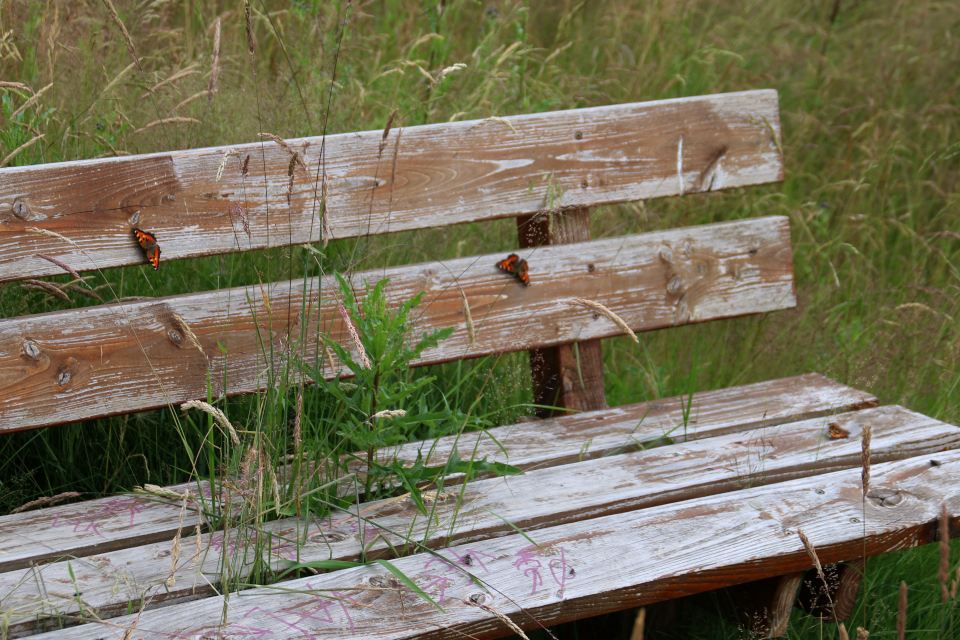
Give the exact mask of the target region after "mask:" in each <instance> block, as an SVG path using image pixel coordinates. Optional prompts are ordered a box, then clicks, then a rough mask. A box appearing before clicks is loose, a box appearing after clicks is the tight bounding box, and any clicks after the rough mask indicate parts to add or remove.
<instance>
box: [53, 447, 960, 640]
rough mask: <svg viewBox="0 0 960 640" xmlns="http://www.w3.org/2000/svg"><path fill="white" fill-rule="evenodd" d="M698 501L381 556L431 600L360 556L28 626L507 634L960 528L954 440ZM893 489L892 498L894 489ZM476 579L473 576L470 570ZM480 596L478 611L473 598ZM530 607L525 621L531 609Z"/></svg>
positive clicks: (228, 633)
mask: <svg viewBox="0 0 960 640" xmlns="http://www.w3.org/2000/svg"><path fill="white" fill-rule="evenodd" d="M937 461H938V463H939V464H937V465H933V464H931V462H930V457H929V456H922V457H917V458H910V459H907V460H900V461H896V462H890V463H883V464H877V465H874V466H873V469H872V480H871V485H870V489H869V491H868V492H867V499H866V500H864V499H863V495H862V492H861V482H860V475H861V474H860V469H859V468H856V469H850V470H844V471H837V472H833V473H827V474H824V475H820V476H815V477H809V478H803V479H799V480H792V481H789V482H784V483H780V484H776V485H773V486H764V487H756V488H750V489H745V490H743V491H737V492H734V493H726V494H721V495H718V496H712V497H706V498H694V499H691V500H686V501H683V502H679V503H676V504H669V505H662V506H657V507H651V508H649V509H641V510H638V511H631V512H628V513H620V514H616V515H612V516H603V517H599V518H595V519H592V520H584V521H578V522H574V523H571V524H565V525H559V526H555V527H549V528H546V529H543V530H540V531H536V532H533V534H532V539H533V541H534V542H535V543H536V544H532V543H531V542H530V540H528V539H526V538H524V537H522V536H520V535H518V534H512V535H508V536H504V537H501V538H496V539H487V540H483V541H478V542H470V543H465V544H462V545H457V546H455V547H451V548H449V549H446V550H442V551H439V552H435V553H432V554H419V555H415V556H409V557H406V558H401V559H398V560H394V561H393V566H395V567H396V568H397V569H399V570H400V571H402V572H403V573H404V574H405V575H406V576H408V577H409V578H410V579H412V580H413V581H414V582H416V583H417V585H418V586H419V587H420V588H421V589H423V590H424V591H425V592H426V593H427V594H428V595H430V596H431V597H432V598H434V599H435V601H436V602H437V603H438V604H439V605H440V606H442V607H444V609H443V610H438V609H437V608H436V607H434V606H433V605H431V604H429V603H427V602H425V601H424V600H422V599H421V598H419V596H417V595H415V594H413V593H411V592H410V591H409V590H408V589H407V588H405V587H404V585H403V584H402V583H401V582H400V581H399V580H398V579H396V577H394V576H393V575H392V574H391V573H389V572H388V571H387V570H386V568H384V567H383V566H379V565H370V566H366V567H358V568H353V569H345V570H341V571H336V572H333V573H328V574H324V575H318V576H312V577H307V578H300V579H297V580H292V581H289V582H285V583H283V584H282V586H277V587H274V588H270V587H263V588H258V589H252V590H248V591H245V592H239V593H233V594H230V599H229V604H228V605H227V606H225V603H224V598H223V597H222V596H221V597H213V598H205V599H203V600H199V601H195V602H190V603H184V604H179V605H176V606H170V607H163V608H160V609H156V610H153V611H146V612H144V613H142V614H141V615H139V616H125V617H122V618H117V619H114V620H111V621H109V623H108V624H106V625H105V624H102V623H90V624H86V625H83V626H81V627H74V628H71V629H66V630H61V631H57V632H54V633H55V634H56V635H55V636H54V635H53V634H50V635H47V634H44V635H40V636H37V640H41V639H43V638H46V637H57V638H68V639H81V638H87V639H89V638H104V637H118V638H119V637H120V636H121V635H123V634H124V633H125V632H126V630H127V628H129V627H135V628H134V629H133V630H132V635H130V636H128V637H131V638H164V639H166V638H170V637H203V636H206V637H230V638H238V639H239V638H254V637H257V638H262V637H270V636H272V635H275V636H277V637H314V638H352V637H358V636H374V637H376V638H378V640H381V639H382V640H388V639H400V638H430V639H434V640H436V639H440V638H459V637H462V634H470V635H472V636H474V637H477V638H496V637H501V636H504V635H509V633H510V631H509V629H508V628H507V627H506V626H505V625H504V623H503V622H502V621H500V620H499V619H498V618H497V617H496V616H494V615H493V614H492V613H491V612H490V611H491V610H495V611H497V612H499V613H501V614H505V615H508V616H510V617H511V618H512V619H513V620H514V621H515V622H516V623H517V624H518V625H520V626H521V627H524V628H528V629H530V628H536V627H537V626H538V625H539V624H544V625H550V624H555V623H559V622H564V621H568V620H575V619H579V618H584V617H589V616H595V615H598V614H601V613H605V612H610V611H616V610H619V609H625V608H629V607H633V606H639V605H645V604H649V603H652V602H657V601H660V600H666V599H672V598H676V597H680V596H684V595H689V594H692V593H698V592H702V591H707V590H711V589H716V588H719V587H723V586H728V585H732V584H741V583H744V582H749V581H753V580H758V579H762V578H768V577H771V576H776V575H783V574H784V573H792V572H795V571H801V570H804V569H807V568H809V566H810V558H809V557H808V556H807V553H806V551H805V550H804V548H803V545H802V543H801V541H800V539H799V537H798V535H797V530H798V529H800V528H802V529H803V530H804V532H805V533H806V534H807V536H809V538H810V540H811V542H812V543H813V545H814V546H815V548H816V549H817V554H818V556H819V558H820V561H821V562H822V563H825V564H826V563H832V562H838V561H841V560H845V559H850V558H854V557H859V556H860V555H861V554H865V555H867V556H871V555H877V554H880V553H886V552H889V551H895V550H898V549H904V548H907V547H911V546H916V545H919V544H926V543H929V542H932V541H934V539H935V536H936V524H937V521H938V516H939V511H940V507H941V504H944V503H945V504H946V508H947V512H948V514H949V517H950V528H951V536H954V535H956V534H957V533H960V493H958V492H957V489H956V483H955V478H956V476H957V474H958V473H960V452H945V453H939V454H937ZM893 498H896V499H893ZM473 578H475V579H476V580H478V581H479V583H478V582H475V581H474V579H473ZM477 605H482V606H483V607H487V609H484V608H481V607H478V606H477ZM534 619H535V620H534Z"/></svg>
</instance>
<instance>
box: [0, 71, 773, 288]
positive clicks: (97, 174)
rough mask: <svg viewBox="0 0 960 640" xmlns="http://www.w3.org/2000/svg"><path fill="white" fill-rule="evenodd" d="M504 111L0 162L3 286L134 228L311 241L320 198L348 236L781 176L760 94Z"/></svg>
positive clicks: (168, 248)
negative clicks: (502, 118)
mask: <svg viewBox="0 0 960 640" xmlns="http://www.w3.org/2000/svg"><path fill="white" fill-rule="evenodd" d="M506 120H507V121H509V123H510V124H509V126H508V125H505V124H504V123H503V122H498V121H494V120H491V119H488V120H478V121H470V122H454V123H443V124H433V125H425V126H417V127H408V128H400V127H394V128H393V129H392V130H391V131H390V133H389V136H388V137H387V138H386V139H384V138H383V131H368V132H364V133H347V134H340V135H331V136H327V137H326V139H325V149H326V152H325V155H326V162H325V166H324V167H323V168H321V163H320V151H321V148H322V147H321V140H322V138H320V137H314V138H301V139H296V140H294V139H291V140H288V141H287V145H288V147H287V149H284V148H282V147H281V146H280V145H279V144H277V143H275V142H269V141H263V142H257V143H253V144H245V145H236V146H223V147H211V148H208V149H194V150H188V151H172V152H164V153H155V154H150V155H141V156H130V157H124V158H108V159H101V160H80V161H74V162H63V163H57V164H48V165H40V166H29V167H14V168H8V169H2V170H0V282H2V281H5V280H18V279H22V278H28V277H35V276H46V275H59V274H62V273H63V271H62V270H61V269H60V268H59V267H57V266H56V265H54V264H52V263H50V262H48V261H46V260H44V259H42V258H39V257H37V255H36V254H38V253H40V254H45V255H48V256H51V257H53V258H56V259H59V260H61V261H63V262H65V263H66V264H69V265H70V266H71V267H73V268H74V269H76V270H77V271H85V270H91V269H105V268H109V267H118V266H124V265H132V264H144V258H143V254H142V252H141V251H140V249H139V248H138V246H137V243H136V242H135V241H134V239H133V235H132V233H131V231H132V229H133V227H139V228H141V229H144V230H146V231H150V232H152V233H154V234H156V236H157V239H158V241H159V245H160V248H161V250H162V252H163V256H162V260H163V261H165V260H174V259H179V258H188V257H195V256H206V255H214V254H222V253H230V252H234V251H243V250H248V249H262V248H266V247H278V246H287V245H294V244H303V243H307V242H317V241H319V240H320V239H321V228H322V226H323V225H322V223H321V216H320V213H321V211H320V205H319V203H320V201H321V198H322V197H324V196H325V197H326V212H327V213H326V215H327V220H326V222H327V223H328V224H329V227H330V234H329V237H330V238H349V237H357V236H365V235H372V234H378V233H388V232H396V231H407V230H412V229H425V228H431V227H440V226H444V225H451V224H458V223H463V222H477V221H482V220H494V219H498V218H505V217H510V216H517V215H523V214H529V213H535V212H538V211H541V210H544V209H554V208H557V207H560V208H570V207H587V206H594V205H600V204H609V203H615V202H629V201H636V200H645V199H649V198H657V197H664V196H674V195H682V194H684V193H691V192H698V191H709V190H716V189H729V188H734V187H742V186H747V185H757V184H764V183H768V182H775V181H779V180H782V179H783V158H782V155H781V153H780V150H779V148H780V142H779V138H780V118H779V110H778V105H777V92H776V91H773V90H769V89H768V90H759V91H745V92H740V93H727V94H719V95H711V96H701V97H693V98H680V99H674V100H661V101H657V102H647V103H637V104H626V105H615V106H609V107H593V108H589V109H576V110H571V111H558V112H553V113H542V114H533V115H519V116H511V117H509V118H507V119H506ZM294 153H296V154H298V159H299V160H300V162H297V161H294V162H291V159H292V157H293V156H292V154H294ZM243 167H246V171H245V172H244V171H243ZM291 174H292V175H291ZM324 192H325V193H324ZM561 192H562V195H561V196H557V195H556V194H559V193H561ZM233 202H235V203H237V204H238V205H239V206H240V207H242V208H243V210H244V211H245V216H246V220H247V223H248V225H249V235H248V233H247V231H246V230H245V228H244V222H243V221H242V220H241V219H240V218H239V217H238V216H236V215H235V214H233V213H232V212H231V211H232V207H233V205H232V204H231V203H233ZM31 227H34V228H39V229H43V230H47V231H53V232H55V233H58V234H61V235H63V236H64V237H66V238H68V240H69V243H67V242H64V241H63V240H59V239H57V238H55V237H49V236H45V235H41V234H38V233H35V232H31V231H29V229H30V228H31ZM161 268H162V266H161Z"/></svg>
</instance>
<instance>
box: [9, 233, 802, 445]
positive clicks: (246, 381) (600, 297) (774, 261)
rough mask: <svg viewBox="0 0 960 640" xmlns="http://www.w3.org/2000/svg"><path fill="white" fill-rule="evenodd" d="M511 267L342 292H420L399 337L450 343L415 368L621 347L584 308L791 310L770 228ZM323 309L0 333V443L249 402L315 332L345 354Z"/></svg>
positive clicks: (781, 244)
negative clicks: (441, 333) (242, 399)
mask: <svg viewBox="0 0 960 640" xmlns="http://www.w3.org/2000/svg"><path fill="white" fill-rule="evenodd" d="M521 253H522V254H523V256H522V257H524V258H526V259H527V260H528V262H529V263H530V277H531V279H532V281H533V284H532V285H531V286H529V287H525V286H523V285H522V284H520V283H519V282H518V281H517V280H516V279H515V278H512V277H510V276H509V275H507V274H504V273H503V272H502V271H500V270H498V269H497V268H496V266H495V265H496V263H497V262H498V260H499V259H501V258H502V256H495V255H489V256H479V257H471V258H463V259H458V260H450V261H447V262H445V263H436V262H434V263H427V264H419V265H411V266H405V267H394V268H390V269H385V270H377V271H374V272H364V273H360V274H357V275H355V276H354V278H353V286H354V288H355V290H357V291H359V292H362V291H363V282H364V281H367V282H371V283H372V282H375V281H378V280H380V279H382V278H388V279H389V280H390V284H389V286H388V287H387V295H388V297H389V304H391V305H398V304H399V303H400V302H401V301H405V300H409V299H410V298H412V297H413V296H414V295H415V294H417V293H419V292H426V295H425V296H424V302H423V304H422V305H421V307H419V308H418V309H417V310H416V313H417V314H419V317H417V318H416V320H415V322H414V325H413V327H412V329H411V330H412V332H413V334H414V335H419V334H420V333H421V332H426V331H429V330H432V329H437V328H443V327H454V328H455V329H456V330H455V332H454V333H453V335H452V336H451V337H450V338H449V339H448V340H446V341H444V342H443V343H441V344H440V346H439V347H438V348H433V349H429V350H427V351H425V352H424V353H423V356H422V360H421V361H420V362H418V363H416V364H430V363H439V362H446V361H450V360H456V359H461V358H472V357H477V356H482V355H487V354H491V353H500V352H508V351H519V350H524V349H529V348H531V347H534V346H551V345H557V344H565V343H570V342H577V341H581V340H589V339H593V338H601V337H607V336H612V335H617V334H619V333H621V332H622V330H621V329H620V328H619V327H618V326H617V325H616V324H614V323H613V322H612V321H611V320H609V319H607V318H605V317H602V316H600V315H599V314H595V313H594V312H592V311H589V310H587V309H584V308H582V307H577V306H571V305H569V304H566V303H565V301H566V300H569V299H571V298H579V297H585V298H590V299H592V300H595V301H597V302H599V303H601V304H603V305H605V306H606V307H607V308H609V309H611V310H612V311H613V312H614V313H616V314H618V315H619V316H620V317H621V318H623V319H624V321H625V322H626V323H627V324H628V325H629V326H630V327H631V328H632V329H634V330H640V331H647V330H651V329H657V328H661V327H669V326H676V325H681V324H685V323H690V322H700V321H705V320H712V319H718V318H727V317H732V316H739V315H744V314H750V313H761V312H765V311H773V310H776V309H784V308H789V307H792V306H795V304H796V298H795V295H794V286H793V262H792V250H791V246H790V230H789V223H788V219H787V218H785V217H768V218H757V219H752V220H743V221H737V222H726V223H719V224H713V225H702V226H699V227H696V228H688V229H677V230H672V231H662V232H653V233H646V234H641V235H635V236H626V237H622V238H612V239H607V240H596V241H593V242H586V243H578V244H575V245H557V246H547V247H538V248H535V249H527V250H521ZM461 291H462V293H463V296H464V297H465V299H466V300H467V303H468V304H469V306H470V313H471V316H472V318H473V319H474V320H473V324H474V329H475V340H472V341H471V339H470V336H469V333H468V331H467V327H466V323H465V320H464V318H465V316H464V310H463V309H464V307H463V304H464V303H463V299H464V298H463V297H461ZM335 295H336V287H335V286H334V282H333V280H332V278H329V277H327V278H315V279H309V280H306V281H292V282H278V283H273V284H264V285H262V286H260V285H255V286H250V287H237V288H234V289H224V290H220V291H215V292H209V293H201V294H191V295H184V296H173V297H169V298H161V299H157V300H151V301H143V302H133V303H125V304H113V305H103V306H97V307H89V308H84V309H75V310H69V311H63V312H56V313H47V314H38V315H33V316H25V317H20V318H12V319H8V320H2V321H0V432H3V431H17V430H21V429H29V428H34V427H37V426H45V425H53V424H58V423H62V422H67V421H76V420H83V419H86V418H94V417H101V416H107V415H114V414H120V413H126V412H130V411H137V410H144V409H152V408H159V407H164V406H168V405H178V404H180V403H182V402H185V401H187V400H192V399H205V398H207V394H208V388H209V387H211V386H212V393H213V396H214V397H218V396H221V395H223V394H225V393H226V394H229V395H238V394H244V393H250V392H253V391H256V390H258V389H261V388H264V387H265V386H266V385H268V384H273V383H276V382H277V380H278V378H277V376H279V375H280V373H279V372H280V371H282V370H284V369H285V368H287V367H288V366H289V362H290V360H291V359H295V360H301V361H305V362H307V363H312V362H317V361H318V358H317V356H318V347H317V338H318V335H319V334H320V333H322V332H329V335H330V336H331V337H332V339H334V340H336V341H338V342H339V343H340V344H342V345H344V346H345V348H347V349H353V347H352V346H350V345H351V342H350V340H349V338H348V336H347V334H346V332H345V331H343V321H342V319H341V318H340V316H339V314H338V313H337V312H336V300H335V297H334V296H335ZM318 364H322V366H323V367H324V368H323V371H322V375H324V376H327V377H332V376H333V375H334V373H333V371H331V370H330V369H329V367H328V365H326V364H325V361H324V360H323V359H320V362H319V363H318Z"/></svg>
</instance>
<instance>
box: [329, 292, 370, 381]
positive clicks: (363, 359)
mask: <svg viewBox="0 0 960 640" xmlns="http://www.w3.org/2000/svg"><path fill="white" fill-rule="evenodd" d="M337 311H339V312H340V317H341V318H343V324H344V325H345V326H346V328H347V333H349V334H350V339H351V340H353V345H354V346H355V347H356V348H357V357H358V358H360V363H361V364H362V365H363V368H364V369H371V368H372V367H371V366H370V360H369V359H368V358H367V351H366V349H364V348H363V342H361V341H360V336H359V335H358V334H357V330H356V328H354V326H353V320H352V319H351V318H350V314H349V313H348V312H347V308H346V307H344V306H343V304H342V303H340V302H338V303H337Z"/></svg>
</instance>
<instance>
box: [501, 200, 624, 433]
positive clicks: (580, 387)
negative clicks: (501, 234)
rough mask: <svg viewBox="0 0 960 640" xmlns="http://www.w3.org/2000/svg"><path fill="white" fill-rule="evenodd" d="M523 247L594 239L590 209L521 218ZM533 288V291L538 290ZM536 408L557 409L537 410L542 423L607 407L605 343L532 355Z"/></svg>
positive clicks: (588, 342)
mask: <svg viewBox="0 0 960 640" xmlns="http://www.w3.org/2000/svg"><path fill="white" fill-rule="evenodd" d="M517 231H518V233H519V236H520V246H521V247H523V248H526V247H537V246H542V245H547V244H571V243H574V242H583V241H585V240H589V239H590V209H589V208H587V207H584V208H581V209H574V210H571V211H563V212H560V213H555V214H536V215H532V216H521V217H519V218H517ZM535 284H536V283H535V282H534V286H535ZM530 370H531V374H532V375H533V395H534V402H536V403H537V404H539V405H547V406H551V407H556V409H537V415H539V416H540V417H551V416H555V415H563V414H565V413H570V412H573V411H593V410H595V409H604V408H606V406H607V400H606V394H605V392H604V388H603V355H602V351H601V344H600V340H599V339H597V340H585V341H583V342H575V343H572V344H565V345H560V346H557V347H546V348H542V349H531V350H530Z"/></svg>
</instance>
